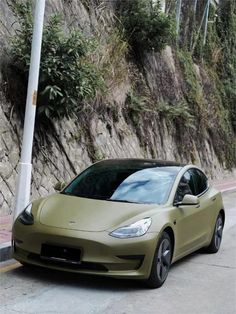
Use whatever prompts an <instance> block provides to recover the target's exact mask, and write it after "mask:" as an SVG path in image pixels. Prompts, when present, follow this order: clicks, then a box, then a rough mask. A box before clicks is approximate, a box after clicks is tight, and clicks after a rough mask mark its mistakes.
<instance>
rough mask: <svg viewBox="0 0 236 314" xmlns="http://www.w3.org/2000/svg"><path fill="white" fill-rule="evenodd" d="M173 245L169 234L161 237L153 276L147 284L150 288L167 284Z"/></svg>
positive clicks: (155, 256) (152, 271) (154, 261)
mask: <svg viewBox="0 0 236 314" xmlns="http://www.w3.org/2000/svg"><path fill="white" fill-rule="evenodd" d="M171 258H172V244H171V239H170V236H169V234H168V233H167V232H163V234H162V235H161V237H160V239H159V241H158V245H157V248H156V252H155V255H154V258H153V263H152V269H151V274H150V276H149V278H148V279H147V281H146V283H147V285H148V286H149V287H150V288H158V287H160V286H162V285H163V283H164V282H165V280H166V278H167V276H168V272H169V269H170V265H171Z"/></svg>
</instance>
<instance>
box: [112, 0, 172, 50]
mask: <svg viewBox="0 0 236 314" xmlns="http://www.w3.org/2000/svg"><path fill="white" fill-rule="evenodd" d="M118 8H119V12H120V16H121V22H122V23H123V26H124V29H125V32H126V36H127V39H128V41H129V43H130V45H131V47H132V48H133V50H134V51H135V52H136V53H138V52H139V53H140V52H145V51H146V52H148V51H160V50H162V49H163V48H164V47H165V46H166V45H167V44H169V43H170V42H171V40H172V39H173V38H174V35H175V27H174V20H173V19H172V18H171V17H170V16H167V15H166V14H164V13H163V12H162V11H161V10H160V5H159V3H157V4H156V5H154V4H153V2H152V0H132V1H119V4H118Z"/></svg>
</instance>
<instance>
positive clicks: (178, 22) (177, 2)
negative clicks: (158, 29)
mask: <svg viewBox="0 0 236 314" xmlns="http://www.w3.org/2000/svg"><path fill="white" fill-rule="evenodd" d="M181 6H182V0H177V1H176V33H177V35H178V34H179V26H180V15H181Z"/></svg>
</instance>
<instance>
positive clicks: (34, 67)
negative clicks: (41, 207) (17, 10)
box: [14, 0, 45, 219]
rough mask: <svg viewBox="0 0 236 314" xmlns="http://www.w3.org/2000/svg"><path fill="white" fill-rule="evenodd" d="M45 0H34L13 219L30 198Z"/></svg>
mask: <svg viewBox="0 0 236 314" xmlns="http://www.w3.org/2000/svg"><path fill="white" fill-rule="evenodd" d="M44 11H45V0H36V5H35V14H34V29H33V39H32V47H31V59H30V69H29V80H28V89H27V99H26V111H25V122H24V131H23V142H22V151H21V160H20V163H19V169H18V170H19V174H18V182H17V187H16V197H15V208H14V219H15V218H16V217H17V216H18V214H19V213H20V212H21V211H22V210H23V209H24V208H25V207H26V206H27V204H28V203H29V199H30V186H31V170H32V164H31V159H32V146H33V136H34V124H35V113H36V101H37V90H38V77H39V65H40V57H41V44H42V34H43V20H44Z"/></svg>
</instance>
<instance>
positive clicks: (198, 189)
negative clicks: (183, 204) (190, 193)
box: [190, 169, 208, 195]
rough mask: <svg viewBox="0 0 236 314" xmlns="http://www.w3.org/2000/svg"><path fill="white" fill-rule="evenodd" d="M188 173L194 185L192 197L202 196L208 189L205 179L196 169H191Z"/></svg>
mask: <svg viewBox="0 0 236 314" xmlns="http://www.w3.org/2000/svg"><path fill="white" fill-rule="evenodd" d="M190 172H191V176H192V180H193V183H194V195H199V194H202V193H203V192H204V191H206V190H207V188H208V179H207V177H206V176H205V174H204V173H203V172H202V171H200V170H198V169H191V170H190Z"/></svg>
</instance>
